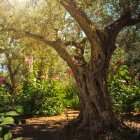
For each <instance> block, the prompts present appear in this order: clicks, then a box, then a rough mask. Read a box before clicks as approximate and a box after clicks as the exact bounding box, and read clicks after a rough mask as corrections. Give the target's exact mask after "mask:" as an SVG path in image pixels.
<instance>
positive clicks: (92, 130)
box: [73, 66, 119, 140]
mask: <svg viewBox="0 0 140 140" xmlns="http://www.w3.org/2000/svg"><path fill="white" fill-rule="evenodd" d="M90 69H91V68H90V67H89V68H88V70H84V72H83V73H80V74H79V75H74V76H75V79H76V82H77V87H78V90H79V110H80V113H79V116H78V118H77V119H76V120H75V121H73V122H74V123H75V124H77V129H78V130H79V131H82V132H87V133H88V134H89V138H91V139H93V140H100V139H102V138H103V137H104V136H103V135H102V134H103V133H104V131H105V130H108V131H110V130H111V131H112V130H114V129H116V128H117V126H118V124H119V123H118V120H117V118H116V117H115V115H114V113H113V110H112V106H111V100H110V97H109V94H108V89H107V74H106V71H108V67H107V66H105V67H103V68H102V69H98V70H96V71H97V72H96V73H95V72H94V70H93V71H91V70H90ZM75 124H74V125H75Z"/></svg>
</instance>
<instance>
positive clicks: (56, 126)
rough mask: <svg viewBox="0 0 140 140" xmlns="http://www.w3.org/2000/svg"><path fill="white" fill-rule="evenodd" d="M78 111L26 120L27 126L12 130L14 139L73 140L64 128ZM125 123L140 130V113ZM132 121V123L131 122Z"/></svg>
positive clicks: (16, 127)
mask: <svg viewBox="0 0 140 140" xmlns="http://www.w3.org/2000/svg"><path fill="white" fill-rule="evenodd" d="M78 113H79V112H78V111H74V110H66V111H65V113H62V114H61V115H58V116H52V117H39V118H29V119H26V124H24V125H22V124H19V125H18V126H14V127H13V128H12V130H11V131H12V133H13V138H17V137H23V140H71V139H70V137H71V136H68V135H65V134H64V133H63V131H62V130H63V129H62V128H63V127H64V126H65V125H66V124H67V123H68V122H69V121H70V120H72V119H74V118H76V117H77V116H78ZM125 120H126V121H125V123H126V124H127V125H131V127H133V126H134V127H137V129H139V130H140V113H133V116H127V117H125ZM130 120H131V121H130Z"/></svg>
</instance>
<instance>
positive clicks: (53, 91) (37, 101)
mask: <svg viewBox="0 0 140 140" xmlns="http://www.w3.org/2000/svg"><path fill="white" fill-rule="evenodd" d="M59 95H60V90H58V88H57V86H56V83H55V82H52V83H51V84H46V81H40V82H27V81H25V82H24V84H23V88H22V92H21V93H20V94H18V95H17V96H16V103H17V104H21V105H22V106H23V110H24V114H28V115H39V116H46V115H47V116H50V115H56V114H60V113H61V112H62V108H63V106H62V103H61V99H60V98H61V97H59Z"/></svg>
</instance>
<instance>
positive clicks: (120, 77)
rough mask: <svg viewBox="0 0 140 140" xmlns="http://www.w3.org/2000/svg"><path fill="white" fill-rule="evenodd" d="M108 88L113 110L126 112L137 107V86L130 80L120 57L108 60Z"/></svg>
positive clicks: (138, 96)
mask: <svg viewBox="0 0 140 140" xmlns="http://www.w3.org/2000/svg"><path fill="white" fill-rule="evenodd" d="M108 89H109V93H110V96H111V99H112V103H113V108H114V110H115V111H117V112H126V113H128V112H131V111H134V110H136V109H138V108H137V104H138V102H139V99H140V95H139V94H138V93H139V88H138V86H137V83H136V82H134V81H132V80H131V77H130V76H129V72H128V70H127V66H126V65H125V64H124V62H123V59H122V58H121V59H119V60H117V59H113V60H112V61H110V68H109V77H108Z"/></svg>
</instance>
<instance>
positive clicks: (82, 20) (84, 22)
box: [57, 0, 97, 42]
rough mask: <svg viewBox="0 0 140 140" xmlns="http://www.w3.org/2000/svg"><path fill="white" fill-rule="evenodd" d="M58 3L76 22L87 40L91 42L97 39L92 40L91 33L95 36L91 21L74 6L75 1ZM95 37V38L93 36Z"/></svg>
mask: <svg viewBox="0 0 140 140" xmlns="http://www.w3.org/2000/svg"><path fill="white" fill-rule="evenodd" d="M57 1H59V2H60V3H61V4H62V5H63V6H64V7H65V8H66V10H67V11H68V12H69V13H70V15H71V16H72V17H73V18H74V19H75V20H76V21H77V23H78V24H79V25H80V27H81V29H82V30H83V31H84V32H85V34H86V36H87V38H88V39H89V41H90V42H91V41H92V40H94V39H95V40H96V39H97V38H93V33H94V34H96V30H95V28H94V27H93V25H92V22H91V20H90V19H89V18H88V17H87V15H86V13H85V12H84V11H82V10H81V9H80V8H79V7H78V6H77V4H76V2H75V0H57ZM94 37H95V36H94Z"/></svg>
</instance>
